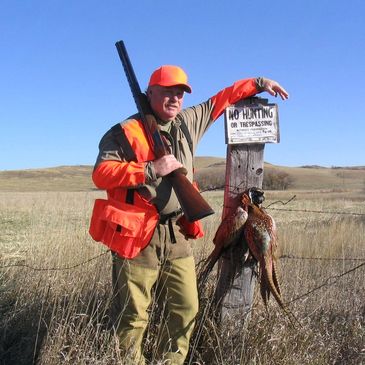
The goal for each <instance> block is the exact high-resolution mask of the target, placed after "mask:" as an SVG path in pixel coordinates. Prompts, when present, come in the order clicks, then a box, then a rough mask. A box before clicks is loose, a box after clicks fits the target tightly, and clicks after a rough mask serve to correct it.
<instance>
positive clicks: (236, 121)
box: [225, 104, 280, 144]
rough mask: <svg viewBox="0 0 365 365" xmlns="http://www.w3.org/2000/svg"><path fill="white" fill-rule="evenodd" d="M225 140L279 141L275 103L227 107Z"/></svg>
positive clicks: (234, 142)
mask: <svg viewBox="0 0 365 365" xmlns="http://www.w3.org/2000/svg"><path fill="white" fill-rule="evenodd" d="M225 120H226V142H227V143H228V144H240V143H279V141H280V136H279V118H278V107H277V105H276V104H267V105H248V106H244V107H235V106H232V107H228V108H227V109H226V112H225Z"/></svg>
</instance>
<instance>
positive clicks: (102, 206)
mask: <svg viewBox="0 0 365 365" xmlns="http://www.w3.org/2000/svg"><path fill="white" fill-rule="evenodd" d="M156 224H157V214H156V213H155V212H153V211H150V210H149V209H144V208H140V207H137V206H135V205H130V204H126V203H121V202H117V201H111V200H105V199H96V200H95V203H94V209H93V213H92V216H91V222H90V228H89V233H90V235H91V237H92V238H93V239H94V240H95V241H98V242H102V243H104V244H105V245H107V246H108V247H109V248H110V249H111V250H112V251H114V252H117V253H118V254H119V255H120V256H122V257H126V258H133V257H135V256H136V255H137V254H138V252H139V251H140V250H141V249H142V248H144V247H145V246H146V245H147V244H148V243H149V240H150V238H151V236H152V234H153V231H154V229H155V226H156Z"/></svg>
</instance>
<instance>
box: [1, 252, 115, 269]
mask: <svg viewBox="0 0 365 365" xmlns="http://www.w3.org/2000/svg"><path fill="white" fill-rule="evenodd" d="M108 252H110V250H106V251H104V252H102V253H101V254H99V255H97V256H94V257H91V258H90V259H88V260H86V261H83V262H80V263H78V264H75V265H72V266H64V267H34V266H31V265H28V264H21V263H18V264H9V265H2V266H0V269H6V268H10V267H25V268H27V269H31V270H33V271H65V270H72V269H75V268H76V267H79V266H83V265H86V264H87V263H89V262H91V261H94V260H96V259H98V258H99V257H101V256H104V255H106V254H107V253H108Z"/></svg>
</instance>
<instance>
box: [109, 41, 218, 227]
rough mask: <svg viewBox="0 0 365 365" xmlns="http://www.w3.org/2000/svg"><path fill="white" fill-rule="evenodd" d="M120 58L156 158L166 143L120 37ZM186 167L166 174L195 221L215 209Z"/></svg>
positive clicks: (187, 215)
mask: <svg viewBox="0 0 365 365" xmlns="http://www.w3.org/2000/svg"><path fill="white" fill-rule="evenodd" d="M115 46H116V47H117V51H118V54H119V58H120V60H121V61H122V64H123V68H124V72H125V74H126V77H127V80H128V83H129V87H130V88H131V91H132V95H133V98H134V101H135V103H136V106H137V109H138V112H139V114H140V117H141V120H142V123H143V125H144V128H145V131H146V134H147V138H148V142H149V145H150V146H151V148H153V151H154V154H155V157H156V159H158V158H160V157H162V156H164V155H166V154H168V153H169V152H168V150H167V148H166V145H165V143H164V141H163V139H162V137H161V134H160V130H159V127H158V124H157V121H156V118H155V116H154V114H153V111H152V109H151V107H150V104H149V102H148V100H147V96H146V94H144V93H142V92H141V88H140V87H139V84H138V81H137V78H136V75H135V73H134V70H133V67H132V64H131V62H130V59H129V56H128V53H127V50H126V48H125V45H124V42H123V41H118V42H117V43H115ZM186 172H187V171H186V169H185V168H181V169H177V170H175V171H172V172H171V173H170V174H169V175H167V178H168V179H169V181H170V183H171V185H172V188H173V189H174V191H175V194H176V196H177V199H178V201H179V203H180V206H181V209H182V210H183V212H184V214H185V217H186V219H187V220H188V221H189V222H194V221H197V220H199V219H202V218H204V217H206V216H208V215H210V214H213V213H214V210H213V209H212V208H211V207H210V206H209V204H208V203H207V202H206V201H205V200H204V199H203V197H202V196H201V195H200V193H199V192H198V191H197V190H196V189H195V188H194V186H193V184H192V183H191V182H190V181H189V180H188V178H187V177H186Z"/></svg>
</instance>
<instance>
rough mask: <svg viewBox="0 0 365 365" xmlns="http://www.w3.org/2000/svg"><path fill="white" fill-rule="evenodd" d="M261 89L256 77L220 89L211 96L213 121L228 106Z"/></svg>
mask: <svg viewBox="0 0 365 365" xmlns="http://www.w3.org/2000/svg"><path fill="white" fill-rule="evenodd" d="M260 91H261V90H259V88H258V84H257V79H254V78H253V79H245V80H239V81H236V82H235V83H234V84H233V85H232V86H229V87H226V88H225V89H223V90H221V91H219V92H218V93H217V94H216V95H214V96H213V97H212V98H211V100H212V103H213V111H212V119H213V121H214V120H216V119H218V118H219V117H220V116H221V115H222V113H223V112H224V110H225V109H226V108H227V107H228V106H230V105H232V104H234V103H237V101H239V100H242V99H246V98H249V97H250V96H253V95H255V94H257V93H258V92H260Z"/></svg>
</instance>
